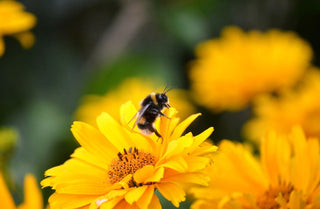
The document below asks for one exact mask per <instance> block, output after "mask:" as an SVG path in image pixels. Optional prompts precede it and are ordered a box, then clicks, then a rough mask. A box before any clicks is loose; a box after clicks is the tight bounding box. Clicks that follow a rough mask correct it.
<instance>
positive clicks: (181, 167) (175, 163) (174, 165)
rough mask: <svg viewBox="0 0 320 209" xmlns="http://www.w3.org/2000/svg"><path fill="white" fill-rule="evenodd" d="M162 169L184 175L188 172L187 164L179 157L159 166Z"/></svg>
mask: <svg viewBox="0 0 320 209" xmlns="http://www.w3.org/2000/svg"><path fill="white" fill-rule="evenodd" d="M161 166H162V167H166V168H171V169H173V170H175V171H178V172H181V173H184V172H186V171H187V170H188V164H187V162H186V161H185V159H184V158H183V157H181V156H177V157H172V158H170V160H168V161H167V162H166V163H164V164H162V165H161Z"/></svg>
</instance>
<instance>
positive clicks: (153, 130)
mask: <svg viewBox="0 0 320 209" xmlns="http://www.w3.org/2000/svg"><path fill="white" fill-rule="evenodd" d="M148 129H149V130H150V131H152V132H154V133H155V134H156V135H157V137H159V138H162V136H161V134H160V133H159V132H158V130H157V129H156V128H155V127H154V126H153V125H151V126H149V127H148Z"/></svg>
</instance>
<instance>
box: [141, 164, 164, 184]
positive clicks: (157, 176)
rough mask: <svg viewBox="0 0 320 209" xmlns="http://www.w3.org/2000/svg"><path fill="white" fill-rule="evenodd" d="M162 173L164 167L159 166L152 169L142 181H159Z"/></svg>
mask: <svg viewBox="0 0 320 209" xmlns="http://www.w3.org/2000/svg"><path fill="white" fill-rule="evenodd" d="M163 175H164V168H163V167H160V168H157V169H155V170H154V172H153V173H152V174H151V176H149V177H148V178H147V179H146V180H145V181H144V182H145V183H148V182H159V181H160V180H161V179H162V178H163Z"/></svg>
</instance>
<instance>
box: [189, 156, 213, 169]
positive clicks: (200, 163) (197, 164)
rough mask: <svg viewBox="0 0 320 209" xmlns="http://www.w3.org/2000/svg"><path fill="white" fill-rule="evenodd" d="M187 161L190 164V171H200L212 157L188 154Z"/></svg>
mask: <svg viewBox="0 0 320 209" xmlns="http://www.w3.org/2000/svg"><path fill="white" fill-rule="evenodd" d="M186 162H187V164H188V168H189V170H188V171H189V172H194V171H199V170H201V169H204V168H205V167H206V166H207V165H208V164H209V162H210V159H209V158H207V157H199V156H192V155H190V156H188V157H186Z"/></svg>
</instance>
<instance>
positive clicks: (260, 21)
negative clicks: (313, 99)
mask: <svg viewBox="0 0 320 209" xmlns="http://www.w3.org/2000/svg"><path fill="white" fill-rule="evenodd" d="M20 2H21V3H22V4H24V5H25V7H26V10H27V11H28V12H31V13H33V14H35V15H36V16H37V19H38V22H37V26H36V27H35V28H34V29H33V30H32V31H33V32H34V34H35V36H36V43H35V45H34V47H33V48H31V49H30V50H24V49H22V47H21V46H20V45H19V43H18V42H17V41H16V40H14V39H13V38H10V37H5V42H6V52H5V54H4V56H3V57H1V58H0V92H1V93H0V125H1V126H11V127H14V128H16V129H17V130H18V132H19V135H20V137H19V139H18V143H17V147H16V148H15V150H14V153H13V155H12V157H11V159H10V160H9V161H8V163H9V172H10V174H11V175H12V178H13V179H12V180H13V181H14V182H15V185H17V187H18V191H19V190H20V191H21V187H22V186H21V185H22V182H23V177H24V175H25V174H26V173H33V174H35V175H36V177H37V179H38V181H40V180H41V179H43V173H44V171H45V170H46V169H48V168H50V167H52V166H55V165H58V164H61V163H63V162H64V161H65V160H66V159H68V158H69V156H70V154H71V153H72V152H73V150H74V148H75V147H77V146H78V145H77V142H76V141H75V140H74V139H73V137H72V134H71V132H70V125H71V124H72V121H73V114H74V111H75V110H76V108H77V107H78V105H79V102H80V98H81V97H82V96H83V95H85V94H88V93H96V94H103V93H105V92H107V91H108V89H112V88H113V87H115V86H116V85H117V84H119V83H120V82H121V81H122V80H123V79H124V78H126V77H130V76H140V75H141V76H145V75H148V76H151V77H160V78H162V80H164V81H165V82H166V83H165V84H168V85H169V86H173V87H175V88H184V89H188V88H189V81H188V77H187V74H186V73H187V64H188V62H189V61H190V60H192V59H193V58H194V47H195V46H196V45H197V44H198V43H199V42H201V41H204V40H207V39H210V38H214V37H218V36H219V34H220V31H221V29H222V28H223V27H225V26H228V25H237V26H240V27H241V28H243V29H245V30H251V29H259V30H268V29H271V28H279V29H283V30H292V31H295V32H296V33H298V34H299V35H300V36H301V37H302V38H303V39H305V40H307V41H308V42H309V43H310V44H311V45H312V47H313V50H314V60H313V63H314V64H315V65H318V66H319V60H320V59H319V55H320V38H319V37H320V28H319V27H318V20H319V18H320V1H317V0H309V1H302V0H281V1H277V0H265V1H245V0H242V1H241V0H170V1H169V0H161V1H144V0H122V1H120V0H114V1H113V0H105V1H103V0H91V1H88V0H69V1H65V0H48V1H39V0H23V1H20ZM0 21H1V20H0ZM165 84H164V86H165ZM198 111H200V112H202V113H203V116H202V117H201V118H200V119H199V120H198V122H197V124H198V125H197V127H201V130H204V129H205V128H206V127H209V126H214V127H215V132H214V134H213V136H212V138H213V141H214V142H215V143H217V142H218V141H220V140H221V139H222V138H229V139H231V140H240V141H241V136H240V129H241V126H242V124H243V122H244V121H246V120H247V119H248V117H249V114H250V110H249V109H247V110H244V111H242V112H237V113H228V112H225V113H221V114H219V115H213V114H211V113H210V112H208V111H206V110H205V109H203V108H200V107H199V109H198ZM208 121H210V123H208ZM197 127H196V126H192V128H194V129H195V130H196V129H197ZM195 132H199V131H195ZM19 185H20V186H19ZM45 193H46V197H45V198H47V197H48V194H49V193H50V189H45ZM17 194H22V193H19V192H17ZM21 198H22V195H18V197H17V199H18V201H19V200H21ZM45 201H46V200H45ZM168 207H169V206H168ZM164 208H167V207H166V206H165V207H164ZM182 208H188V203H183V204H182Z"/></svg>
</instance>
